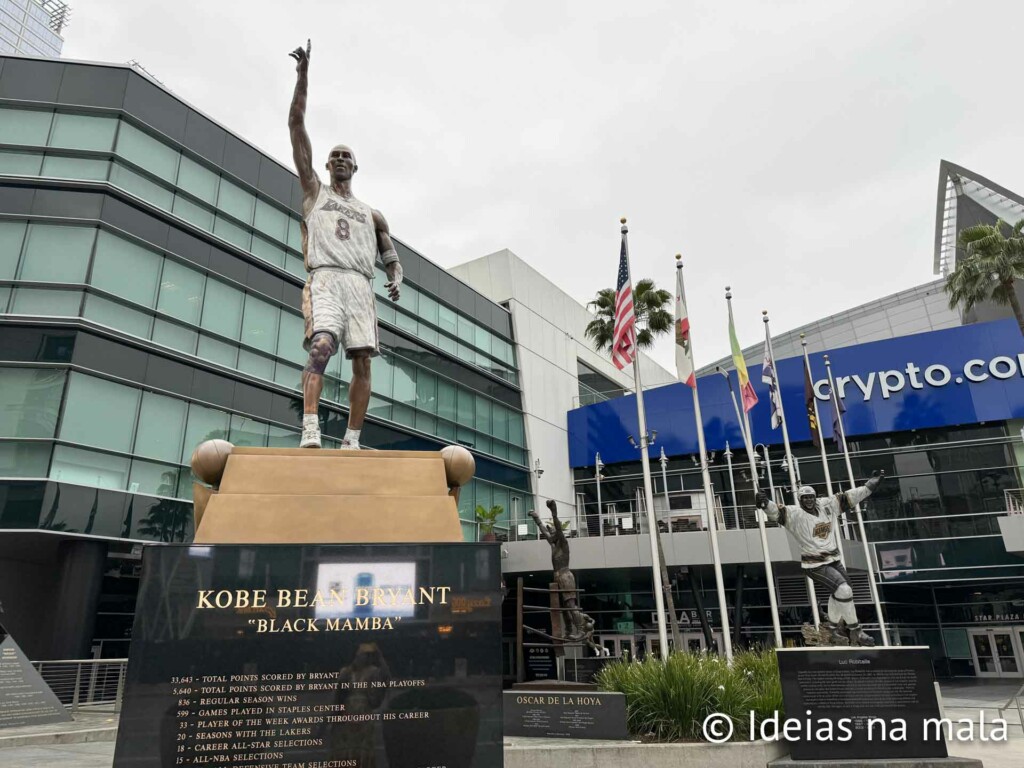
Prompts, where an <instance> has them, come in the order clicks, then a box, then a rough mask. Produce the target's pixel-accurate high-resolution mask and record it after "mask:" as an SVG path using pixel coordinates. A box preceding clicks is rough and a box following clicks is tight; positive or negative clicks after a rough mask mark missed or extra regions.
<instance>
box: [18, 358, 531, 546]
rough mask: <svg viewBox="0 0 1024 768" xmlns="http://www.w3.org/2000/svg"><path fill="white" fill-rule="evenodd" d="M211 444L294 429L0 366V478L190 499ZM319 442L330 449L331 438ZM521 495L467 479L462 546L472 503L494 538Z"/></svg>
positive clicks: (145, 393)
mask: <svg viewBox="0 0 1024 768" xmlns="http://www.w3.org/2000/svg"><path fill="white" fill-rule="evenodd" d="M216 438H220V439H223V440H229V441H231V442H232V443H234V444H235V445H245V446H255V447H294V446H295V445H296V444H297V441H298V431H297V430H296V429H294V428H291V427H286V426H284V425H281V424H275V423H272V422H270V421H267V420H263V419H257V418H253V417H252V416H251V415H248V414H242V413H237V412H233V411H230V410H227V409H224V408H215V407H211V406H209V405H206V404H204V403H200V402H195V401H193V400H190V399H187V398H183V397H179V396H177V395H171V394H165V393H162V392H154V391H151V390H146V389H142V388H140V387H137V386H132V385H130V384H125V383H122V382H118V381H112V380H110V379H106V378H102V377H100V376H94V375H91V374H89V373H85V372H82V371H76V370H72V371H69V370H67V369H65V368H59V367H46V368H39V367H10V366H0V477H3V478H49V479H51V480H54V481H57V482H60V483H66V484H69V485H75V486H88V487H90V488H98V489H106V490H114V491H128V492H130V493H132V494H142V495H145V496H155V497H161V498H171V499H185V500H189V501H190V500H191V498H192V482H193V478H192V475H191V472H190V470H189V466H188V463H189V459H190V457H191V454H192V450H193V449H194V447H195V446H196V445H197V444H198V443H200V442H202V441H203V440H213V439H216ZM324 440H325V445H326V446H328V447H331V448H336V447H338V441H337V440H334V439H331V438H327V437H325V438H324ZM522 495H523V494H522V492H521V491H517V490H515V489H511V488H508V487H506V486H502V485H499V484H496V483H490V482H487V481H484V480H480V479H475V480H473V481H472V482H471V483H470V484H469V485H468V486H466V488H465V489H464V490H463V492H462V494H461V497H460V503H459V516H460V518H461V519H462V524H463V532H464V534H465V536H466V538H467V540H474V539H475V538H476V530H477V524H476V517H475V514H474V510H475V508H476V505H477V504H482V505H484V506H485V507H487V508H490V506H491V505H493V504H499V505H501V506H502V507H503V509H504V510H506V514H504V515H503V516H502V517H501V518H500V519H499V520H498V529H499V530H501V529H502V528H503V527H504V520H505V519H506V518H507V510H508V509H509V508H510V507H511V506H512V505H514V504H518V503H519V500H521V498H522ZM513 499H515V501H513ZM84 511H85V512H88V508H86V509H85V510H84ZM43 522H44V523H45V520H44V521H43ZM43 527H46V526H45V525H44V526H43ZM78 530H81V527H79V528H78Z"/></svg>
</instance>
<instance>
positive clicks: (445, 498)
mask: <svg viewBox="0 0 1024 768" xmlns="http://www.w3.org/2000/svg"><path fill="white" fill-rule="evenodd" d="M218 442H220V445H219V446H217V449H216V450H213V449H207V450H206V453H205V454H204V453H203V451H204V446H207V445H208V443H204V444H203V445H201V446H200V447H199V448H197V449H196V453H195V454H194V456H193V471H195V472H196V475H197V476H198V477H200V478H201V479H204V480H206V481H207V482H210V483H211V484H216V483H217V482H218V481H219V488H216V489H215V490H213V489H210V488H207V487H205V486H202V485H199V484H196V486H195V496H194V499H195V514H196V535H195V543H196V544H368V543H374V544H377V543H405V542H423V543H433V542H455V541H462V540H463V539H462V527H461V525H460V523H459V515H458V510H457V509H456V500H457V498H458V489H459V487H460V486H462V485H464V484H465V483H466V482H468V480H469V477H471V476H472V464H473V461H472V456H471V455H470V454H469V452H468V451H465V449H462V448H449V449H446V451H449V452H450V451H457V452H462V453H458V454H455V455H456V456H457V460H456V461H454V462H453V461H452V455H451V454H448V455H442V452H441V451H341V450H309V449H301V448H243V447H233V446H230V444H227V443H223V441H218ZM211 450H212V451H213V452H212V453H211ZM218 450H219V452H220V455H226V458H227V461H226V464H225V463H223V459H222V458H221V459H220V460H219V463H220V464H221V465H222V466H223V474H222V476H218V475H217V474H216V472H212V473H211V471H210V467H209V465H211V463H212V464H217V463H218V460H217V458H216V455H217V451H218ZM211 456H214V458H213V459H211V458H210V457H211ZM467 457H468V465H469V475H468V476H465V469H466V463H467ZM446 459H447V461H446ZM456 465H458V466H459V467H461V469H462V472H461V475H462V477H457V478H454V479H453V477H452V475H453V474H455V475H459V474H460V473H459V472H458V471H455V472H453V466H456ZM446 468H447V471H446Z"/></svg>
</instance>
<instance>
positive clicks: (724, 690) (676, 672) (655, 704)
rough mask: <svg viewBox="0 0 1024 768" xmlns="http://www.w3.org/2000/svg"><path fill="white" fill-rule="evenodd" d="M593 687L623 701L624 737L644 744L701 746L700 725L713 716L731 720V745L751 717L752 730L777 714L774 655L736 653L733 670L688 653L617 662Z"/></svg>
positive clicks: (768, 652)
mask: <svg viewBox="0 0 1024 768" xmlns="http://www.w3.org/2000/svg"><path fill="white" fill-rule="evenodd" d="M597 683H598V685H599V686H600V687H601V688H602V689H603V690H606V691H614V692H618V693H624V694H625V695H626V719H627V725H628V727H629V732H630V734H631V735H632V736H633V737H634V738H639V739H643V740H645V741H660V742H669V741H703V739H704V735H703V733H702V731H701V726H702V725H703V723H704V719H705V718H706V717H707V716H708V715H710V714H712V713H716V712H717V713H721V714H725V715H728V716H729V717H730V718H731V719H732V721H733V724H734V727H735V732H734V736H733V738H734V739H739V738H742V739H746V738H747V737H748V736H749V732H750V713H751V712H753V713H754V722H755V724H756V723H760V722H761V720H763V719H764V718H767V717H770V716H772V715H774V714H775V713H776V712H780V713H781V712H782V687H781V684H780V683H779V665H778V662H777V661H776V659H775V651H774V650H758V651H743V652H740V653H737V654H736V655H735V658H734V659H733V663H732V666H729V665H728V664H726V663H725V660H724V659H722V658H720V657H718V656H712V655H708V654H692V653H674V654H672V655H671V656H670V657H669V658H668V660H667V661H666V662H664V663H662V661H661V660H660V659H657V658H651V657H648V658H647V659H646V660H644V661H617V662H614V663H612V664H609V665H607V666H605V667H604V668H603V669H602V670H601V671H600V673H598V676H597Z"/></svg>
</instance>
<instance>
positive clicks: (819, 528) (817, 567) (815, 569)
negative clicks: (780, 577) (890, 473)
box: [757, 472, 885, 646]
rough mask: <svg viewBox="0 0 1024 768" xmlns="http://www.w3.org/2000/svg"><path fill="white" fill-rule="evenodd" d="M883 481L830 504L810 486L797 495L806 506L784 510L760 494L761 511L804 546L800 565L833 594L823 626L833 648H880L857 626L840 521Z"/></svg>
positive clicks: (844, 494)
mask: <svg viewBox="0 0 1024 768" xmlns="http://www.w3.org/2000/svg"><path fill="white" fill-rule="evenodd" d="M883 478H885V472H875V473H874V474H873V475H872V477H871V479H870V480H868V481H867V482H866V483H864V485H862V486H861V487H859V488H854V489H852V490H849V491H842V492H840V493H837V494H836V495H835V496H831V497H829V498H825V499H819V498H818V497H817V495H816V494H815V492H814V489H813V488H811V487H810V486H809V485H805V486H803V487H801V488H800V490H799V491H797V500H798V501H799V502H800V505H799V506H796V507H794V506H781V507H780V506H779V505H778V504H776V503H775V502H774V501H772V500H771V499H769V498H768V497H767V496H766V495H765V494H764V493H762V492H760V491H758V493H757V506H758V507H759V508H761V509H762V510H764V512H765V514H766V515H767V516H768V519H769V520H772V521H775V522H777V523H778V524H779V525H781V526H782V527H783V528H785V529H786V530H787V531H789V532H790V534H791V535H792V536H793V538H794V539H796V540H797V543H798V544H799V545H800V560H801V563H800V565H801V567H802V568H803V571H804V573H806V574H807V575H808V576H810V577H811V579H812V580H813V581H814V582H815V583H816V584H819V585H821V586H823V587H825V589H826V590H828V595H829V598H828V621H827V622H823V630H824V632H823V633H822V634H825V635H827V637H826V638H823V639H825V641H826V642H828V643H829V644H830V645H863V646H872V645H874V644H875V641H874V640H872V639H871V637H870V636H869V635H868V634H867V633H866V632H864V630H863V629H861V626H860V622H858V621H857V608H856V606H854V604H853V589H852V588H851V587H850V577H849V576H848V575H847V573H846V568H845V567H843V563H842V561H841V559H840V557H839V539H838V537H839V516H840V515H841V514H842V513H844V512H853V511H854V510H855V508H856V506H857V505H858V504H860V503H861V502H862V501H864V499H866V498H867V497H868V496H870V495H871V494H872V493H874V491H875V489H876V488H878V485H879V483H881V482H882V480H883Z"/></svg>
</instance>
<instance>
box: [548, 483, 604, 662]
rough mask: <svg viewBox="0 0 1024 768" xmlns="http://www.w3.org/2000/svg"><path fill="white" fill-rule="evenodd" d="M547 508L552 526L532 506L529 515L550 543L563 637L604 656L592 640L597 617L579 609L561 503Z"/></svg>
mask: <svg viewBox="0 0 1024 768" xmlns="http://www.w3.org/2000/svg"><path fill="white" fill-rule="evenodd" d="M547 507H548V510H550V512H551V522H552V525H548V524H547V523H545V522H543V521H542V520H541V519H540V516H539V515H538V514H537V513H536V512H535V511H534V510H532V509H531V510H530V512H529V515H530V517H532V518H533V522H534V523H536V525H537V530H538V531H539V532H540V535H541V537H542V538H543V539H544V540H545V541H546V542H547V543H548V544H550V545H551V568H552V570H554V572H555V574H554V575H555V584H556V585H557V587H558V600H559V604H560V605H561V606H562V613H563V614H564V616H565V624H566V633H567V637H566V638H564V639H567V640H569V641H571V642H574V643H584V644H585V645H588V646H590V647H591V648H593V649H594V651H595V652H596V653H597V654H598V655H601V654H602V653H603V652H604V649H602V648H601V647H600V646H599V645H597V644H596V643H595V642H594V641H593V637H594V620H593V619H592V618H591V617H590V616H588V615H587V614H585V613H583V611H581V610H580V608H579V593H578V592H577V591H576V577H575V576H573V574H572V571H570V570H569V541H568V539H566V538H565V531H564V529H563V528H562V522H561V521H560V520H559V519H558V505H556V504H555V502H554V500H553V499H549V500H548V502H547Z"/></svg>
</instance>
